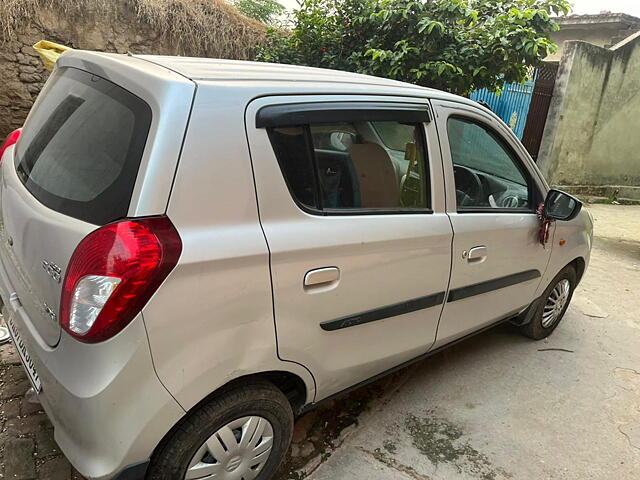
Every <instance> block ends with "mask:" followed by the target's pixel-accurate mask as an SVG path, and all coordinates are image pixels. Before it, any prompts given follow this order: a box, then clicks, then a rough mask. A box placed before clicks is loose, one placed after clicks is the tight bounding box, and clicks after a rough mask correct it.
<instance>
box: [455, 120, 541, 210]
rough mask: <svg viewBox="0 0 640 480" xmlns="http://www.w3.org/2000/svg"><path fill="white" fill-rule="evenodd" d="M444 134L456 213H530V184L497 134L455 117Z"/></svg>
mask: <svg viewBox="0 0 640 480" xmlns="http://www.w3.org/2000/svg"><path fill="white" fill-rule="evenodd" d="M447 133H448V136H449V145H450V148H451V158H452V160H453V171H454V177H455V184H456V200H457V204H458V210H459V211H473V210H479V209H480V210H485V209H495V210H499V209H504V210H506V211H530V210H531V206H532V199H531V190H532V188H531V182H530V181H529V180H528V175H527V174H526V173H525V170H524V169H523V167H522V166H521V165H520V162H519V160H518V159H517V157H516V155H515V154H514V153H513V152H512V151H511V149H510V148H509V147H508V146H507V145H506V143H505V142H504V140H502V139H501V138H500V136H499V134H497V133H496V132H494V131H493V130H491V129H489V128H488V127H486V126H484V125H482V124H480V123H476V122H474V121H471V120H468V119H462V118H456V117H452V118H450V119H449V120H448V122H447Z"/></svg>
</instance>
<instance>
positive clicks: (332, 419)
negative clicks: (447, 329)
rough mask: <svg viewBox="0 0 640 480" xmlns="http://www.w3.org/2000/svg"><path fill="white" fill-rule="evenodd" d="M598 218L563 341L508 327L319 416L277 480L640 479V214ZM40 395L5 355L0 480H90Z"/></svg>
mask: <svg viewBox="0 0 640 480" xmlns="http://www.w3.org/2000/svg"><path fill="white" fill-rule="evenodd" d="M589 208H590V210H591V211H592V213H593V215H594V217H595V242H594V249H593V254H592V259H591V265H590V267H589V269H588V271H587V273H586V274H585V277H584V279H583V281H582V283H581V285H580V286H579V288H578V290H577V292H576V295H575V296H574V299H573V302H572V305H571V307H570V309H569V311H568V312H567V315H566V317H565V319H564V320H563V323H562V324H561V325H560V326H559V327H558V329H557V330H556V332H555V333H554V334H553V335H552V336H551V337H550V338H548V339H546V340H544V341H541V342H533V341H531V340H528V339H526V338H524V337H521V336H520V335H519V334H518V333H517V332H516V331H514V329H513V328H512V327H510V326H502V327H498V328H495V329H493V330H491V331H489V332H486V333H484V334H481V335H478V336H477V337H474V338H472V339H470V340H468V341H466V342H464V343H461V344H459V345H456V346H454V347H452V348H450V349H449V350H446V351H444V352H442V353H440V354H438V355H435V356H433V357H431V358H430V359H428V360H426V361H424V362H421V363H419V364H416V365H414V366H412V367H410V368H408V369H405V370H403V371H401V372H398V373H397V374H394V375H392V376H391V377H388V378H385V379H383V380H381V381H378V382H376V383H375V384H372V385H371V386H369V387H367V388H364V389H360V390H358V391H356V392H354V393H352V394H351V395H349V396H347V397H345V398H342V399H340V400H338V401H334V402H331V403H330V404H329V405H326V406H324V407H322V408H319V409H317V410H316V411H314V412H312V413H310V414H308V415H306V416H305V417H302V418H301V419H299V420H298V422H297V423H296V430H295V434H294V443H293V446H292V448H291V452H290V455H289V459H288V461H287V463H286V465H285V466H284V467H283V469H282V471H281V474H280V475H279V478H278V480H289V479H291V480H293V479H295V480H300V479H302V478H307V479H308V480H383V479H384V480H467V479H480V480H502V479H525V480H531V479H536V480H538V479H563V480H574V479H575V480H578V479H579V480H585V479H616V480H632V479H633V480H637V479H640V474H639V473H638V472H640V206H613V205H592V206H590V207H589ZM550 349H551V350H550ZM554 349H555V350H554ZM27 387H28V382H27V380H26V378H25V376H24V372H23V371H22V367H21V366H20V365H19V359H18V357H17V355H16V354H15V351H14V350H13V346H12V345H4V346H2V347H0V427H1V428H0V459H1V461H0V479H1V478H7V479H9V478H10V479H16V480H36V479H38V480H69V479H74V480H75V479H80V476H79V475H77V474H76V473H74V472H73V469H72V468H71V466H70V465H69V463H68V462H67V461H66V459H65V458H64V456H63V455H62V454H61V452H60V451H59V448H58V447H57V445H56V444H55V441H54V440H53V432H52V429H51V424H50V423H49V421H48V420H47V418H46V416H45V415H44V413H43V412H41V411H40V408H39V406H38V405H34V404H30V403H28V402H26V401H25V399H24V398H23V394H24V392H25V390H26V389H27Z"/></svg>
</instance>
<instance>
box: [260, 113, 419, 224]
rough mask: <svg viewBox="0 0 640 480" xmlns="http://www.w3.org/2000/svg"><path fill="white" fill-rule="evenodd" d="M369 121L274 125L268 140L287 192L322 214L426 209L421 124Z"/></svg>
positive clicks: (303, 204) (299, 201) (300, 202)
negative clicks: (389, 141) (385, 136)
mask: <svg viewBox="0 0 640 480" xmlns="http://www.w3.org/2000/svg"><path fill="white" fill-rule="evenodd" d="M376 123H383V124H384V126H383V128H385V129H386V130H385V131H389V132H393V133H394V140H393V141H394V142H395V143H394V144H393V148H391V146H390V145H388V144H387V142H386V141H384V140H383V139H382V135H381V134H380V133H379V132H380V130H379V128H380V127H379V126H374V125H373V122H336V123H326V124H324V123H323V124H311V125H304V126H300V127H275V128H270V129H269V137H270V139H271V143H272V145H273V147H274V151H275V154H276V156H277V158H278V161H279V163H280V166H281V168H282V171H283V174H284V177H285V179H286V181H287V184H288V186H289V189H290V191H291V193H292V195H293V196H294V198H295V199H296V201H297V202H298V203H299V204H301V205H302V206H304V207H308V208H311V209H313V210H320V211H322V212H324V213H332V212H333V213H340V212H342V213H358V211H359V210H374V211H375V210H379V211H384V210H388V211H405V210H407V211H410V210H417V211H420V210H421V211H424V210H425V209H428V208H429V206H430V204H429V203H430V192H429V191H428V185H429V182H428V173H427V172H428V170H427V164H426V158H425V145H424V140H423V133H422V124H419V123H402V122H376Z"/></svg>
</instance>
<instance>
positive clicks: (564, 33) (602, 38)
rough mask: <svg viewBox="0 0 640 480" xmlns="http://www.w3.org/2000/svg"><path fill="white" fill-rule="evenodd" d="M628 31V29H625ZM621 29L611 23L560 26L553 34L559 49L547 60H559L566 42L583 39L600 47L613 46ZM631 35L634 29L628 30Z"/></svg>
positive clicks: (546, 59) (552, 37)
mask: <svg viewBox="0 0 640 480" xmlns="http://www.w3.org/2000/svg"><path fill="white" fill-rule="evenodd" d="M625 31H626V30H625ZM619 32H620V30H619V29H615V28H612V27H611V26H609V25H605V26H604V27H603V26H600V25H585V26H584V28H562V27H561V28H560V30H558V31H557V32H553V33H552V34H551V40H553V41H554V42H555V43H556V45H558V51H557V52H556V53H554V54H552V55H548V56H547V58H545V59H544V61H545V62H557V61H559V60H560V59H561V58H562V53H563V51H564V44H565V42H570V41H577V40H579V41H582V42H587V43H591V44H593V45H597V46H599V47H606V48H608V47H611V46H612V45H613V44H614V43H616V41H617V40H618V39H619V38H620V34H619ZM628 33H629V35H630V34H632V33H633V30H631V31H628Z"/></svg>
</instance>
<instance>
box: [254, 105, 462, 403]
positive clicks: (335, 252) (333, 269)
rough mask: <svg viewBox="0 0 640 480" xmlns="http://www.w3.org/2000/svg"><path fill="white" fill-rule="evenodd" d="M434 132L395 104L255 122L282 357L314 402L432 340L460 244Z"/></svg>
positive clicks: (291, 110)
mask: <svg viewBox="0 0 640 480" xmlns="http://www.w3.org/2000/svg"><path fill="white" fill-rule="evenodd" d="M431 118H432V117H431V114H430V112H429V108H428V105H427V102H425V101H420V100H407V99H406V98H394V97H367V96H362V97H355V98H354V97H345V96H335V97H334V96H327V95H323V96H319V97H318V96H316V97H313V96H299V97H297V96H290V97H270V98H262V99H259V100H255V101H254V102H252V103H251V104H250V105H249V107H248V109H247V114H246V124H247V133H248V138H249V144H250V149H251V156H252V162H253V168H254V171H255V180H256V186H257V193H258V202H259V210H260V219H261V223H262V227H263V229H264V233H265V236H266V239H267V243H268V246H269V250H270V264H271V274H272V282H273V298H274V313H275V323H276V331H277V338H278V353H279V356H280V357H281V358H282V359H284V360H288V361H292V362H297V363H300V364H302V365H304V366H306V367H307V368H308V369H309V370H310V371H311V372H312V373H313V375H314V376H315V379H316V382H317V398H324V397H326V396H328V395H331V394H333V393H336V392H338V391H341V390H343V389H345V388H347V387H350V386H352V385H355V384H357V383H358V382H360V381H363V380H365V379H368V378H369V377H371V376H374V375H376V374H378V373H381V372H383V371H384V370H386V369H389V368H391V367H394V366H396V365H398V364H401V363H402V362H404V361H407V360H409V359H412V358H413V357H416V356H418V355H420V354H422V353H424V352H426V351H427V350H428V349H429V347H430V346H431V344H432V343H433V341H434V339H435V334H436V327H437V324H438V320H439V317H440V312H441V309H442V302H443V299H444V294H445V290H446V288H447V283H448V280H449V270H450V261H451V257H450V249H451V238H452V231H451V225H450V223H449V219H448V218H447V216H446V214H445V212H444V202H443V198H444V190H443V181H442V170H441V162H440V156H439V155H440V154H439V151H438V144H437V140H436V138H435V125H434V124H433V122H432V121H431Z"/></svg>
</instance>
